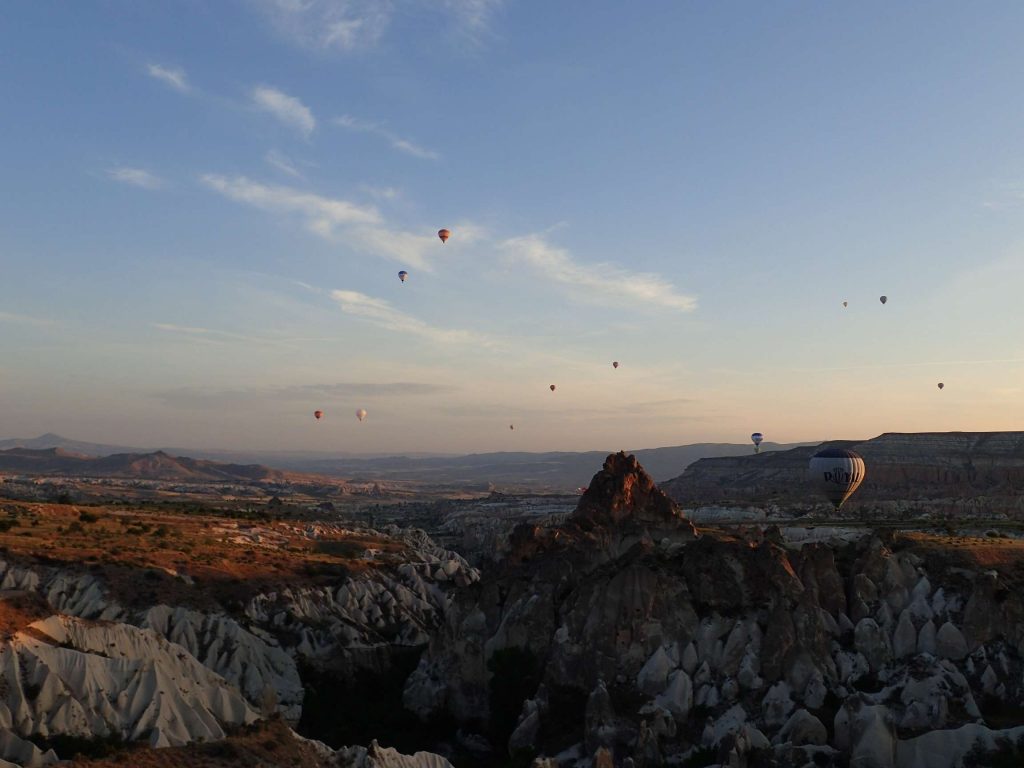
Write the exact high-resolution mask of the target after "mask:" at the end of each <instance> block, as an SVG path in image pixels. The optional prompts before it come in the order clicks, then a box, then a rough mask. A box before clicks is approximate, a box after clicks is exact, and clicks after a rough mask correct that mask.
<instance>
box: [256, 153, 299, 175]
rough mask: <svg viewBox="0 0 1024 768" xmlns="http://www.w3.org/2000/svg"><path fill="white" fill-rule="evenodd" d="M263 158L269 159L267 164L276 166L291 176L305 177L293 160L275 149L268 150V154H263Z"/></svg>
mask: <svg viewBox="0 0 1024 768" xmlns="http://www.w3.org/2000/svg"><path fill="white" fill-rule="evenodd" d="M263 159H264V160H266V161H267V165H270V166H271V167H273V168H276V169H277V170H279V171H281V172H282V173H286V174H288V175H289V176H292V177H294V178H296V179H301V178H303V176H302V172H301V171H300V170H299V169H298V168H296V167H295V163H293V162H292V161H291V160H289V159H288V158H287V157H285V156H284V155H282V154H281V153H280V152H278V151H277V150H275V149H272V150H270V151H269V152H267V154H265V155H264V156H263Z"/></svg>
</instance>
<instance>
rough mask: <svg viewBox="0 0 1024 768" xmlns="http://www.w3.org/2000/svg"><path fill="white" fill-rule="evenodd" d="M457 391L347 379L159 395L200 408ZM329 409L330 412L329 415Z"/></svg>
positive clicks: (171, 402)
mask: <svg viewBox="0 0 1024 768" xmlns="http://www.w3.org/2000/svg"><path fill="white" fill-rule="evenodd" d="M454 391H456V388H455V387H452V386H448V385H443V384H430V383H426V382H418V381H393V382H368V381H346V382H336V383H331V384H295V385H292V386H285V387H260V388H252V389H198V388H194V387H181V388H178V389H172V390H167V391H165V392H160V393H158V394H157V397H159V398H160V399H161V400H163V401H164V402H165V403H166V404H167V405H170V406H173V407H179V408H201V407H215V406H222V405H225V404H228V403H232V404H235V405H239V404H252V403H257V402H261V401H273V402H281V401H292V402H301V401H310V402H315V403H317V404H320V405H324V406H326V405H328V404H329V403H330V402H331V401H337V400H344V399H346V398H374V397H418V396H427V395H438V394H444V393H447V392H454ZM329 413H330V412H329V411H328V414H329Z"/></svg>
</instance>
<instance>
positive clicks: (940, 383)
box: [939, 381, 946, 389]
mask: <svg viewBox="0 0 1024 768" xmlns="http://www.w3.org/2000/svg"><path fill="white" fill-rule="evenodd" d="M944 386H946V385H945V384H943V383H942V382H941V381H940V382H939V389H942V388H943V387H944Z"/></svg>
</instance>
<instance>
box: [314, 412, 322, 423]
mask: <svg viewBox="0 0 1024 768" xmlns="http://www.w3.org/2000/svg"><path fill="white" fill-rule="evenodd" d="M313 416H315V417H316V420H317V421H320V419H322V418H323V416H324V412H323V411H313Z"/></svg>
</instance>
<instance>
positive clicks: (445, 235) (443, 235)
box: [437, 229, 452, 243]
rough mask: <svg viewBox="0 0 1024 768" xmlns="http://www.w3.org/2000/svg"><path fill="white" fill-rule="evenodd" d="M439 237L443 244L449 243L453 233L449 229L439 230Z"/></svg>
mask: <svg viewBox="0 0 1024 768" xmlns="http://www.w3.org/2000/svg"><path fill="white" fill-rule="evenodd" d="M437 236H438V237H440V238H441V242H442V243H447V242H448V238H449V237H451V236H452V233H451V232H449V231H448V230H447V229H439V230H437Z"/></svg>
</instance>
